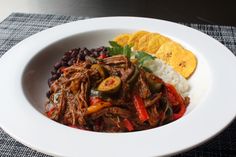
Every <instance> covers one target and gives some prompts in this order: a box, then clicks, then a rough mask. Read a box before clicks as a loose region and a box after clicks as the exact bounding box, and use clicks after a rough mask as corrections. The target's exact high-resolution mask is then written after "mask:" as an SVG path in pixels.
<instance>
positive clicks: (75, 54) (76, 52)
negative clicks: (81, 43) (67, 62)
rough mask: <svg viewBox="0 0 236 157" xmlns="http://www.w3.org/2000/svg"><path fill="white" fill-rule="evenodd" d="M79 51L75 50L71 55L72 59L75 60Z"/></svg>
mask: <svg viewBox="0 0 236 157" xmlns="http://www.w3.org/2000/svg"><path fill="white" fill-rule="evenodd" d="M78 53H79V51H78V50H77V49H73V50H72V53H71V57H72V58H74V57H76V56H77V55H78Z"/></svg>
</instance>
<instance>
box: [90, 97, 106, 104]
mask: <svg viewBox="0 0 236 157" xmlns="http://www.w3.org/2000/svg"><path fill="white" fill-rule="evenodd" d="M89 101H90V105H95V104H97V103H99V102H102V101H103V100H102V99H101V98H99V97H90V99H89Z"/></svg>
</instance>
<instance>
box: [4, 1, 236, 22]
mask: <svg viewBox="0 0 236 157" xmlns="http://www.w3.org/2000/svg"><path fill="white" fill-rule="evenodd" d="M0 4H1V5H0V21H2V20H3V19H4V18H6V17H7V16H8V15H9V14H10V13H12V12H25V13H46V14H58V15H72V16H90V17H97V16H120V15H126V16H127V15H128V16H142V17H153V18H159V19H164V20H169V21H175V22H187V23H204V24H217V25H230V26H236V11H235V5H234V4H233V1H232V0H224V1H213V0H194V1H190V0H177V1H174V0H162V1H161V0H116V1H115V0H50V1H48V0H20V1H19V0H11V1H5V0H0Z"/></svg>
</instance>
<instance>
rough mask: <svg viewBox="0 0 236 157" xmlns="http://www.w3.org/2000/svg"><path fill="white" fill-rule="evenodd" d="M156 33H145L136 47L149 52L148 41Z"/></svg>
mask: <svg viewBox="0 0 236 157" xmlns="http://www.w3.org/2000/svg"><path fill="white" fill-rule="evenodd" d="M155 35H156V34H155V33H147V34H145V35H143V36H142V37H141V38H140V39H139V41H138V44H137V48H136V49H137V50H139V51H146V52H147V48H148V43H149V41H150V40H151V39H152V37H153V36H155Z"/></svg>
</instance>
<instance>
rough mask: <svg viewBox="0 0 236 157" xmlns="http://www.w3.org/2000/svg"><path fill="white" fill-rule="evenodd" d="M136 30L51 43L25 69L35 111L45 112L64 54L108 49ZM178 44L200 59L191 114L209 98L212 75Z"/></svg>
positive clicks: (193, 81) (25, 86)
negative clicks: (54, 72) (55, 71)
mask: <svg viewBox="0 0 236 157" xmlns="http://www.w3.org/2000/svg"><path fill="white" fill-rule="evenodd" d="M133 31H135V30H124V29H104V30H98V31H90V32H84V33H78V34H75V35H73V36H69V37H66V38H63V39H59V40H57V41H53V42H52V43H49V44H48V46H46V47H45V48H43V49H42V50H41V51H39V52H38V53H37V55H35V56H34V57H33V58H32V59H31V60H30V62H29V63H28V64H27V66H26V67H25V70H24V73H23V75H22V87H23V90H24V93H25V96H26V98H27V99H28V101H29V102H30V104H31V105H32V106H33V107H34V108H35V109H36V110H38V111H39V112H41V113H44V107H45V105H44V104H45V102H46V100H47V98H46V92H47V91H48V89H49V87H48V85H47V80H48V79H49V78H50V71H51V70H52V69H53V65H54V64H55V63H56V62H57V61H58V60H60V58H61V57H62V56H63V54H64V52H66V51H68V50H71V49H73V48H78V47H80V48H82V47H87V48H96V47H100V46H107V45H108V41H110V40H112V39H113V38H114V37H115V36H116V35H118V34H121V33H130V32H133ZM169 37H170V38H172V39H175V40H177V41H178V38H176V37H174V36H173V37H171V36H169ZM178 42H180V43H181V44H182V45H183V46H184V47H186V48H188V49H190V50H191V51H193V52H194V53H195V55H196V56H197V58H198V66H197V69H196V71H195V73H194V75H193V76H192V77H191V78H190V79H189V83H190V86H191V90H190V94H189V96H190V99H191V103H190V105H189V107H188V109H187V113H186V114H188V113H190V112H191V111H192V110H194V109H195V108H196V106H198V105H199V104H200V102H201V101H202V100H203V99H204V98H205V97H206V95H207V93H208V89H209V82H210V75H209V74H210V72H209V66H208V65H207V62H206V61H205V59H204V58H203V57H202V56H201V54H200V53H199V52H198V50H197V49H194V48H193V47H190V46H188V44H187V43H184V42H182V41H181V40H179V41H178ZM199 84H203V85H204V86H199Z"/></svg>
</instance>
